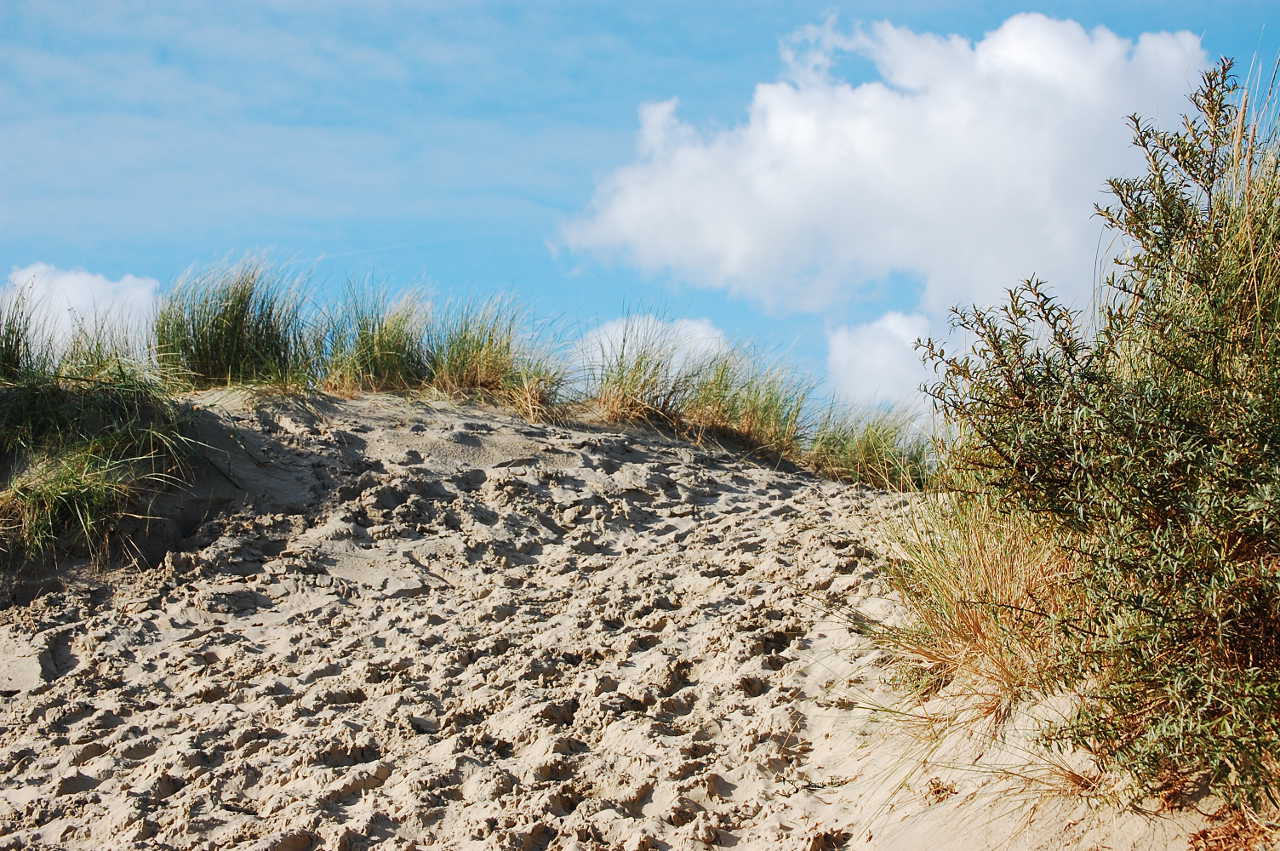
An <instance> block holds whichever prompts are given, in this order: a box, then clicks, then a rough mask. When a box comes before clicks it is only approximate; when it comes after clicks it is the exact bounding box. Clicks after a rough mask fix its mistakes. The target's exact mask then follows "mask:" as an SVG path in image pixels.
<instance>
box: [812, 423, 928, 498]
mask: <svg viewBox="0 0 1280 851" xmlns="http://www.w3.org/2000/svg"><path fill="white" fill-rule="evenodd" d="M804 462H805V465H806V466H808V467H810V468H811V469H813V470H814V471H815V472H817V473H818V474H819V475H823V476H827V477H829V478H833V479H842V480H844V481H849V482H858V483H860V484H865V485H869V486H871V487H876V488H883V489H885V490H916V489H919V488H923V487H925V486H926V485H928V484H929V483H930V481H931V479H932V477H933V473H934V470H933V462H934V457H933V446H932V442H931V440H930V439H929V437H928V435H927V434H926V433H925V432H924V431H922V430H921V428H920V427H919V426H918V424H917V423H916V422H915V420H914V419H913V418H912V417H911V416H910V415H908V414H906V413H904V412H902V411H857V410H852V409H849V408H847V407H840V406H832V407H831V408H830V409H829V410H828V411H827V412H826V413H825V414H824V415H823V416H822V418H821V419H820V420H819V421H818V424H817V426H816V427H815V428H814V431H813V437H812V439H811V440H810V441H809V444H808V446H807V448H806V449H805V451H804Z"/></svg>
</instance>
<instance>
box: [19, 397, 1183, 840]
mask: <svg viewBox="0 0 1280 851" xmlns="http://www.w3.org/2000/svg"><path fill="white" fill-rule="evenodd" d="M204 402H205V405H206V410H205V412H204V414H203V416H205V417H206V420H207V421H206V423H205V427H206V428H207V430H208V438H209V440H208V442H209V443H210V445H211V446H214V447H215V449H216V452H215V453H214V456H213V457H214V459H215V464H214V466H215V467H216V469H215V470H213V471H212V472H210V473H208V477H209V478H208V480H206V481H204V482H203V483H202V484H201V485H200V487H198V488H197V489H196V491H195V495H193V496H188V497H185V498H184V499H185V501H174V502H171V503H168V504H165V505H164V506H163V509H164V511H165V513H166V515H167V516H169V517H171V518H172V519H171V520H170V521H169V525H168V526H165V527H164V530H165V531H164V536H168V538H173V537H174V536H183V537H185V544H184V546H185V547H186V548H187V549H186V551H179V552H173V553H170V554H169V555H167V556H165V557H164V558H163V560H162V561H161V563H160V564H159V566H157V567H156V568H154V569H151V570H147V571H141V572H135V573H130V574H128V575H125V576H121V575H112V576H110V577H107V578H106V580H104V581H102V582H97V583H95V582H92V581H85V582H83V583H79V584H75V583H72V584H69V585H68V586H67V587H66V588H63V589H61V590H58V591H55V592H51V593H48V594H45V595H44V596H42V597H40V598H38V599H37V600H35V601H34V602H32V603H31V604H29V605H24V606H11V607H9V608H8V609H6V610H5V611H4V612H2V613H0V624H2V626H0V652H2V653H3V658H4V660H5V661H4V663H3V664H2V665H0V690H3V691H5V692H6V693H8V694H10V697H9V698H8V699H7V700H6V701H5V704H4V707H3V711H2V713H0V836H3V837H4V838H3V839H0V848H14V849H16V848H84V849H90V848H108V847H110V848H125V847H135V848H182V849H186V848H202V849H221V848H253V849H262V851H267V849H271V851H302V849H313V848H326V849H327V848H334V849H361V848H371V847H385V848H398V849H409V848H461V849H619V851H644V849H667V848H672V849H686V848H699V849H700V848H708V847H737V848H751V849H767V848H769V849H771V848H784V849H790V848H795V849H814V850H815V851H817V849H828V848H830V849H835V848H845V847H849V848H853V847H875V848H913V847H926V846H924V845H920V844H919V843H920V842H927V843H928V846H929V847H956V848H964V847H997V845H998V844H999V843H998V842H995V841H994V840H991V841H989V840H990V837H992V836H1001V835H1004V836H1008V835H1010V831H1011V829H1012V825H1014V823H1015V822H1017V823H1022V822H1027V823H1029V824H1031V825H1032V829H1030V830H1023V832H1021V833H1020V834H1019V837H1020V838H1018V839H1017V840H1014V841H1012V842H1011V843H1010V844H1008V845H1007V847H1028V848H1031V847H1043V848H1052V847H1068V846H1071V847H1077V841H1078V843H1079V844H1078V847H1088V843H1089V842H1090V841H1092V839H1096V838H1097V837H1098V836H1099V835H1102V834H1099V833H1098V832H1097V828H1096V827H1091V828H1089V830H1092V831H1093V833H1089V832H1088V831H1086V830H1085V828H1077V829H1075V830H1074V832H1073V830H1072V829H1071V828H1068V829H1065V830H1064V829H1063V828H1062V824H1064V823H1065V821H1060V820H1059V819H1058V817H1057V816H1054V817H1050V818H1047V819H1045V818H1042V819H1041V822H1043V825H1042V826H1041V827H1039V828H1036V827H1035V819H1034V818H1028V817H1026V816H1025V814H1021V813H1015V814H1012V815H1009V816H993V815H992V811H991V810H990V809H989V808H987V807H986V806H985V805H984V806H979V805H978V804H972V803H970V804H969V815H968V816H966V815H965V811H964V810H963V806H964V805H965V802H966V801H973V800H974V798H975V796H977V795H979V793H980V792H981V790H982V788H983V787H984V784H985V783H986V781H980V780H975V779H973V777H972V776H971V775H965V774H964V773H963V772H961V773H959V774H958V775H957V778H958V779H957V778H950V777H946V778H943V779H938V778H936V777H930V778H927V779H926V778H924V777H920V778H916V779H915V780H911V781H910V782H909V783H905V784H899V785H895V783H894V782H891V781H890V779H889V778H891V777H894V776H898V775H895V774H894V771H895V769H896V767H897V766H898V764H899V763H900V762H901V760H900V758H899V755H900V751H897V750H895V746H894V745H893V742H894V741H895V740H894V738H893V736H892V734H891V733H889V732H887V730H886V729H885V727H884V726H883V725H882V724H881V723H880V722H878V721H876V720H875V718H874V713H869V712H866V711H865V710H862V709H859V708H858V707H857V704H858V702H859V699H860V698H856V699H855V698H853V697H849V695H855V694H856V695H862V696H865V695H873V696H874V695H876V694H881V693H884V690H885V689H887V688H888V686H887V685H885V684H884V682H883V680H884V674H885V671H884V667H883V665H882V659H881V657H880V654H879V651H877V650H875V649H874V648H873V647H872V645H871V644H870V642H869V641H867V639H865V638H864V637H862V636H860V635H859V634H858V633H857V630H856V628H855V624H856V621H857V619H858V618H859V617H866V618H871V619H877V620H878V619H884V618H893V617H897V616H899V613H898V612H897V609H896V607H895V605H894V603H893V602H892V600H891V599H890V598H889V597H888V596H887V595H886V593H885V589H884V586H883V583H882V582H881V580H880V579H878V577H877V567H878V566H879V565H881V564H882V563H883V558H884V544H883V541H882V539H881V537H880V535H881V532H882V530H883V528H884V526H885V522H886V521H887V520H888V519H890V518H892V517H894V516H897V515H898V514H900V512H901V511H902V509H903V507H904V504H905V500H906V498H905V497H903V496H901V495H897V494H886V493H879V492H875V491H871V490H867V489H864V488H859V487H853V486H846V485H841V484H837V483H832V482H824V481H820V480H817V479H815V478H813V477H810V476H808V475H806V474H803V473H800V472H795V471H785V470H777V469H771V468H770V467H768V466H765V465H761V464H758V463H755V462H752V461H749V460H744V459H741V458H737V457H735V456H733V455H732V454H730V453H727V452H724V451H720V450H717V449H713V448H708V447H695V446H690V445H688V444H685V443H681V442H679V441H675V440H668V439H666V438H663V437H660V436H657V435H641V434H620V433H610V432H606V431H600V430H591V429H584V428H561V427H550V426H546V427H544V426H531V425H528V424H526V423H523V422H519V421H516V420H513V419H511V418H510V417H507V416H505V415H502V414H499V413H495V412H492V411H486V410H481V409H478V408H466V407H455V406H449V405H434V406H432V405H425V404H421V403H413V402H408V401H404V400H399V399H395V398H392V397H383V396H370V397H365V398H361V399H356V400H348V401H334V400H328V401H325V402H324V403H323V404H320V403H317V404H314V405H309V406H303V405H298V404H296V403H286V402H260V401H259V402H254V401H252V400H248V399H244V398H240V397H236V396H234V395H230V396H226V397H217V396H212V397H209V398H207V399H205V400H204ZM219 459H221V460H219ZM215 480H217V481H215ZM201 500H203V502H200V501H201ZM193 501H195V502H196V503H198V504H197V505H196V506H195V507H194V508H193V505H192V504H193ZM210 510H213V511H215V513H216V516H215V517H214V519H212V520H208V521H206V522H203V523H200V524H198V525H197V526H196V527H195V528H192V529H187V528H184V523H188V524H189V523H190V522H194V521H192V520H191V518H193V517H195V518H197V519H198V517H199V516H201V515H202V514H203V513H205V512H208V511H210ZM183 517H186V518H187V519H186V520H183ZM164 536H162V535H160V533H159V532H157V540H158V541H159V540H160V539H161V538H163V537H164ZM157 546H160V544H159V543H157ZM837 609H838V611H839V612H841V613H843V614H837V615H833V611H835V610H837ZM940 790H941V791H940ZM975 816H976V818H974V817H975ZM966 818H967V819H968V820H967V821H966ZM1002 818H1003V819H1005V821H1007V822H1008V824H1004V823H1002V822H1001V821H1000V819H1002ZM1063 818H1064V819H1065V816H1064V817H1063ZM958 825H968V826H967V827H965V828H964V830H962V831H960V832H959V833H957V832H956V831H955V830H953V829H949V827H950V828H954V827H956V826H958ZM1044 825H1047V827H1044ZM965 831H969V832H968V833H966V832H965ZM1106 836H1109V837H1112V838H1115V837H1121V838H1124V837H1127V840H1126V841H1124V842H1123V843H1120V842H1117V844H1116V845H1115V846H1114V847H1133V848H1138V847H1165V846H1164V844H1163V843H1164V840H1162V839H1159V837H1158V836H1157V835H1156V834H1155V833H1152V832H1151V831H1150V829H1149V827H1147V826H1140V827H1139V828H1138V829H1137V830H1136V831H1135V829H1134V827H1133V825H1132V824H1129V823H1125V824H1124V825H1121V826H1120V827H1116V828H1115V830H1114V831H1109V832H1106ZM979 837H987V838H986V839H979ZM975 842H976V843H980V844H972V843H975ZM982 843H986V844H982ZM1174 847H1176V846H1174Z"/></svg>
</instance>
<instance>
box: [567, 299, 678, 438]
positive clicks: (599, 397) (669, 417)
mask: <svg viewBox="0 0 1280 851" xmlns="http://www.w3.org/2000/svg"><path fill="white" fill-rule="evenodd" d="M593 347H594V350H592V351H586V352H583V355H584V357H585V359H586V361H587V364H588V365H587V375H586V385H587V386H586V393H585V396H586V398H587V399H588V400H590V401H591V402H593V403H594V404H595V405H596V406H597V407H598V408H599V410H600V415H601V417H602V418H603V419H604V421H605V422H611V423H640V422H644V423H657V424H662V425H668V426H674V425H676V424H678V423H679V422H680V420H681V415H682V414H683V412H684V410H685V408H686V407H687V406H688V404H689V400H690V398H691V397H692V395H693V390H694V381H695V379H694V376H693V374H692V373H693V372H694V371H695V369H696V367H697V366H698V365H699V364H694V365H690V364H688V363H687V362H686V361H687V360H688V357H687V356H685V355H684V354H683V353H682V351H681V347H680V341H679V340H677V339H676V338H675V336H674V334H673V333H672V332H671V330H670V329H669V328H667V327H666V326H665V325H662V324H661V323H656V322H653V321H649V320H648V319H647V317H643V316H640V317H636V316H629V317H627V318H626V319H624V320H623V322H622V325H621V327H620V329H619V331H618V333H617V334H616V335H615V336H613V337H611V338H608V339H601V340H596V341H594V342H593Z"/></svg>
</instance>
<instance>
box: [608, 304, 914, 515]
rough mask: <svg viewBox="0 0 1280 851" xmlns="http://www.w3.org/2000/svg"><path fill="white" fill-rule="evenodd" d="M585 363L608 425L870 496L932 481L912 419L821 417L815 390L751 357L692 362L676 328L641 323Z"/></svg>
mask: <svg viewBox="0 0 1280 851" xmlns="http://www.w3.org/2000/svg"><path fill="white" fill-rule="evenodd" d="M583 354H584V356H585V357H586V359H587V362H588V369H587V381H586V389H585V392H584V394H583V396H584V399H585V401H587V402H588V403H589V404H591V405H592V406H594V408H595V409H596V411H597V412H598V413H599V416H600V417H601V419H603V420H604V421H605V422H611V423H648V424H656V425H660V426H663V427H666V428H670V429H672V430H674V431H676V432H677V433H679V434H683V435H684V436H686V437H688V438H691V439H693V440H695V441H701V440H705V439H715V440H720V441H726V440H727V441H729V442H731V443H733V444H735V445H737V446H738V447H741V448H744V449H746V450H747V451H748V452H749V453H751V454H755V455H757V456H759V457H761V458H767V459H775V460H786V461H790V462H792V463H795V464H797V465H799V466H802V467H807V468H809V469H812V470H813V471H815V472H817V473H818V474H820V475H823V476H829V477H832V478H839V479H843V480H845V481H850V482H858V483H862V484H867V485H871V486H873V487H882V488H891V489H898V490H905V489H912V488H918V487H921V486H923V485H924V484H925V483H926V481H927V480H928V478H929V475H930V469H931V449H930V445H929V442H928V440H926V439H925V438H924V437H923V435H922V434H920V433H919V432H918V430H917V428H916V427H915V425H914V421H913V418H912V417H910V416H908V415H906V414H904V413H901V412H893V411H863V412H859V411H855V410H853V409H850V408H847V407H840V406H836V405H834V404H832V405H829V406H828V407H827V409H826V411H825V412H824V413H822V414H821V415H818V414H815V412H814V405H813V390H814V383H813V382H812V381H810V380H809V379H808V378H806V377H804V376H803V375H802V374H800V373H798V372H796V371H795V370H792V369H790V368H788V367H787V365H786V364H785V363H784V362H783V361H781V360H780V359H779V358H776V357H771V356H769V355H767V354H766V353H762V352H759V351H757V350H755V349H753V348H751V347H748V346H731V345H730V346H725V347H720V346H716V347H712V348H711V350H710V351H704V352H697V351H694V352H692V353H691V352H690V351H688V349H687V345H682V341H681V340H678V339H676V337H675V332H674V331H673V328H672V326H670V325H667V324H665V323H662V322H658V321H654V320H653V319H652V317H649V316H643V315H642V316H632V317H628V318H627V319H625V320H624V321H623V323H622V324H621V325H620V326H619V327H618V329H617V330H616V332H615V333H614V334H613V335H611V336H610V338H608V339H605V340H600V341H596V349H595V350H593V351H588V352H585V353H583Z"/></svg>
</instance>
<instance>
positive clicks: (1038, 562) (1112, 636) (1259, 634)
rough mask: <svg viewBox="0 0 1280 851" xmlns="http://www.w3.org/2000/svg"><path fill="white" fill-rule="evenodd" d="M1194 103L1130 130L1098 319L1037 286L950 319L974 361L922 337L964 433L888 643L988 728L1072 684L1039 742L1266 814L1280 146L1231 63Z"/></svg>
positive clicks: (1279, 515) (1159, 794)
mask: <svg viewBox="0 0 1280 851" xmlns="http://www.w3.org/2000/svg"><path fill="white" fill-rule="evenodd" d="M1191 102H1192V104H1193V106H1194V110H1193V112H1192V114H1191V115H1190V116H1189V117H1188V118H1187V119H1186V121H1185V123H1184V125H1183V126H1181V127H1179V128H1177V129H1175V130H1172V131H1165V130H1161V129H1158V128H1155V127H1152V126H1151V125H1150V124H1148V123H1147V122H1145V121H1143V120H1141V119H1140V118H1137V117H1134V118H1133V119H1131V121H1132V126H1133V135H1134V142H1135V144H1136V145H1137V146H1138V148H1140V149H1141V151H1142V152H1143V154H1144V156H1145V160H1146V163H1147V172H1146V174H1144V175H1142V176H1139V177H1136V178H1133V179H1117V180H1112V181H1110V184H1109V188H1110V192H1111V194H1112V195H1113V197H1114V202H1113V204H1112V205H1111V206H1104V207H1100V208H1098V211H1097V212H1098V214H1099V215H1100V216H1101V218H1102V219H1103V220H1104V221H1105V222H1106V223H1107V224H1108V225H1109V226H1111V227H1112V228H1114V229H1115V230H1116V231H1117V232H1118V233H1119V234H1120V235H1121V236H1122V237H1123V244H1124V245H1125V246H1126V247H1127V248H1128V252H1127V253H1126V254H1124V255H1123V256H1121V257H1120V258H1118V261H1117V267H1116V271H1115V272H1114V274H1112V275H1110V276H1109V277H1108V278H1107V280H1106V281H1105V287H1104V291H1103V293H1102V294H1101V296H1100V300H1099V303H1098V304H1097V306H1096V308H1097V310H1096V315H1088V316H1086V315H1081V314H1079V313H1076V312H1073V311H1071V310H1069V309H1068V308H1066V307H1064V306H1063V305H1061V304H1060V303H1059V302H1058V301H1056V300H1055V299H1054V297H1053V295H1052V294H1051V292H1050V290H1049V288H1048V286H1047V285H1046V284H1044V283H1042V282H1040V281H1038V280H1035V279H1032V280H1028V281H1026V282H1025V283H1023V284H1022V285H1021V286H1018V287H1015V288H1014V289H1012V290H1011V291H1010V293H1009V297H1008V300H1007V302H1006V303H1005V304H1004V305H1002V306H1000V307H997V308H991V309H987V308H981V307H976V308H969V309H958V310H956V311H955V313H954V325H955V326H956V327H957V328H959V329H962V330H963V331H965V332H967V333H968V334H970V335H971V336H972V339H974V340H975V341H976V344H975V345H974V346H973V347H972V348H971V349H970V350H969V351H966V352H960V353H955V352H952V351H949V350H945V349H944V348H943V346H942V344H941V343H938V342H933V341H931V342H929V343H927V344H926V346H925V350H926V354H927V355H928V357H929V358H930V359H931V361H932V362H933V364H934V365H935V366H936V367H937V368H938V370H939V376H940V377H939V380H938V381H937V383H936V384H934V385H933V386H932V387H930V388H928V390H929V393H930V395H931V396H932V397H933V399H934V400H935V401H936V404H937V408H938V409H939V411H940V412H942V414H943V415H944V416H945V418H946V421H947V422H948V423H949V425H950V427H951V430H952V434H954V438H953V439H951V440H950V441H949V442H948V443H947V445H946V446H945V447H943V448H942V449H941V450H940V465H941V471H940V473H939V477H940V481H939V488H938V490H939V493H938V494H936V495H934V496H931V497H929V498H928V499H927V500H924V501H923V502H922V503H921V508H920V510H919V512H918V513H917V516H916V517H915V519H914V520H913V522H911V523H908V524H906V526H905V527H904V528H903V529H902V530H901V531H900V534H899V544H900V549H901V555H902V558H901V560H900V562H899V563H898V564H897V565H896V566H895V568H894V576H893V581H894V583H895V585H896V587H897V588H898V590H899V592H900V594H901V597H902V600H903V601H904V602H905V603H906V605H907V606H908V608H909V609H910V610H911V612H912V614H913V619H912V621H911V622H910V623H909V624H908V625H906V626H904V627H902V628H899V629H894V630H887V631H885V632H883V633H882V635H881V638H882V640H883V641H884V642H885V643H886V644H887V645H888V646H889V647H891V648H892V649H894V650H895V651H897V652H898V653H899V654H900V656H901V658H902V659H903V660H904V661H906V662H907V663H908V664H909V665H913V666H914V670H915V672H916V676H915V678H914V681H915V682H916V683H917V684H918V685H919V687H920V689H921V694H922V696H927V695H932V694H937V693H939V692H945V693H948V694H952V695H956V696H960V695H963V696H965V698H966V700H965V701H962V702H961V704H962V705H967V706H968V708H969V709H971V710H973V712H972V713H971V714H969V715H967V716H965V717H967V718H970V719H972V718H973V717H975V716H977V717H982V718H986V719H988V720H990V719H993V718H994V719H997V720H998V719H1000V718H1003V717H1007V715H1008V713H1009V712H1010V711H1011V709H1012V708H1013V707H1016V706H1019V705H1026V704H1029V703H1033V702H1035V701H1043V700H1051V699H1056V698H1061V697H1064V696H1065V697H1067V698H1069V701H1068V703H1069V705H1070V707H1071V708H1070V710H1069V711H1067V712H1066V713H1065V714H1064V715H1063V716H1062V717H1061V718H1060V719H1059V720H1056V721H1053V722H1050V723H1046V724H1045V726H1044V729H1043V730H1042V739H1043V742H1044V744H1045V745H1046V746H1047V747H1048V748H1049V749H1050V751H1052V750H1055V749H1056V750H1063V749H1068V750H1075V751H1081V750H1082V751H1084V752H1086V753H1088V754H1089V755H1091V756H1092V757H1093V760H1094V762H1095V763H1096V766H1097V775H1096V776H1095V777H1094V778H1093V779H1092V780H1091V781H1089V782H1096V783H1099V784H1102V783H1103V781H1104V780H1105V781H1106V783H1105V784H1104V785H1105V786H1106V788H1107V789H1109V790H1111V794H1117V795H1120V796H1122V797H1123V799H1124V800H1126V801H1134V800H1140V799H1151V798H1159V799H1161V800H1164V801H1165V802H1166V803H1168V802H1173V801H1179V800H1183V801H1185V800H1195V799H1197V797H1199V796H1203V795H1205V794H1208V795H1210V796H1213V797H1216V798H1217V799H1219V800H1220V801H1225V802H1226V803H1227V804H1229V805H1231V807H1233V808H1234V809H1233V812H1235V813H1243V814H1244V815H1245V816H1247V818H1245V821H1246V822H1249V823H1250V824H1252V825H1253V828H1251V829H1260V828H1258V825H1259V824H1261V821H1262V820H1264V819H1265V818H1266V815H1267V813H1268V812H1274V810H1273V809H1270V810H1269V809H1268V808H1272V807H1274V804H1275V802H1276V794H1277V792H1278V791H1280V789H1278V788H1277V769H1278V768H1280V764H1278V762H1277V754H1280V536H1277V522H1278V521H1280V170H1278V165H1280V157H1278V156H1277V154H1278V153H1280V147H1277V140H1276V137H1275V135H1274V132H1273V131H1274V125H1273V124H1272V123H1271V121H1270V119H1271V115H1270V113H1269V109H1268V108H1267V105H1265V104H1264V106H1263V107H1262V108H1257V109H1253V110H1251V109H1250V108H1249V100H1248V93H1247V92H1246V91H1244V90H1243V89H1242V88H1241V87H1240V86H1239V85H1238V83H1237V81H1236V79H1235V77H1234V76H1233V74H1232V66H1231V63H1230V62H1229V61H1226V60H1224V61H1223V62H1222V63H1220V64H1219V65H1217V66H1216V67H1215V68H1213V69H1212V70H1210V71H1209V72H1207V73H1206V74H1205V76H1204V78H1203V81H1202V83H1201V85H1200V87H1199V88H1198V89H1197V91H1196V92H1195V93H1194V95H1192V97H1191ZM951 720H952V721H954V720H956V719H955V718H952V719H951ZM1250 835H1251V836H1253V835H1255V834H1250ZM1259 835H1260V834H1259ZM1204 847H1209V846H1204ZM1213 847H1218V846H1213ZM1223 847H1225V846H1223ZM1230 847H1253V846H1252V845H1249V844H1247V843H1245V844H1241V845H1239V846H1237V845H1232V846H1230Z"/></svg>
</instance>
